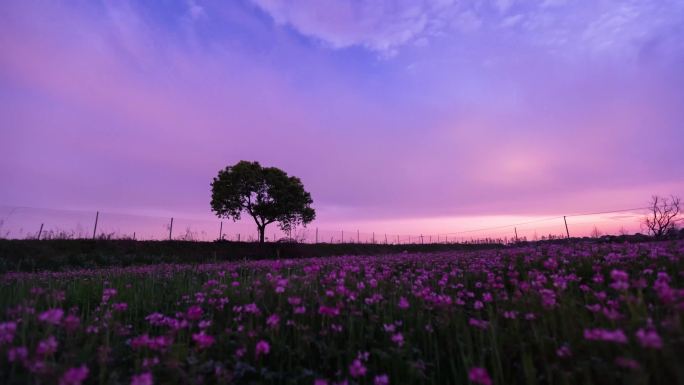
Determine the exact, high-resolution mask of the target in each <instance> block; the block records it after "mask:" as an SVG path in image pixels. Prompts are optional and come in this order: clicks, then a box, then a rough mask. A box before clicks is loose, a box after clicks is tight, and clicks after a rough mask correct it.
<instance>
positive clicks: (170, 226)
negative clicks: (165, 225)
mask: <svg viewBox="0 0 684 385" xmlns="http://www.w3.org/2000/svg"><path fill="white" fill-rule="evenodd" d="M172 234H173V217H171V224H170V225H169V241H170V240H171V239H172V238H171V236H172Z"/></svg>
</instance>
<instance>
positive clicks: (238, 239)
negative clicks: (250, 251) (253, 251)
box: [238, 233, 240, 242]
mask: <svg viewBox="0 0 684 385" xmlns="http://www.w3.org/2000/svg"><path fill="white" fill-rule="evenodd" d="M238 242H240V233H238Z"/></svg>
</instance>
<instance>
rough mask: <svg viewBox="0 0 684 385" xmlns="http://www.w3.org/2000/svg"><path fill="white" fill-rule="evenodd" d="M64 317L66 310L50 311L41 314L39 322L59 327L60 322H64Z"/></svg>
mask: <svg viewBox="0 0 684 385" xmlns="http://www.w3.org/2000/svg"><path fill="white" fill-rule="evenodd" d="M62 316H64V310H62V309H50V310H46V311H44V312H42V313H40V315H39V316H38V320H39V321H41V322H45V323H49V324H52V325H59V323H60V321H61V320H62Z"/></svg>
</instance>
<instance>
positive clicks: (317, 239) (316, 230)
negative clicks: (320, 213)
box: [316, 227, 318, 243]
mask: <svg viewBox="0 0 684 385" xmlns="http://www.w3.org/2000/svg"><path fill="white" fill-rule="evenodd" d="M316 243H318V227H316Z"/></svg>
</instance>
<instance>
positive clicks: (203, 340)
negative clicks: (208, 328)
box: [192, 331, 214, 349]
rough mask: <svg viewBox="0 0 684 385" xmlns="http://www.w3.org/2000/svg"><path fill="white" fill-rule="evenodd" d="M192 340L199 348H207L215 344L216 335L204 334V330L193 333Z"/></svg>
mask: <svg viewBox="0 0 684 385" xmlns="http://www.w3.org/2000/svg"><path fill="white" fill-rule="evenodd" d="M192 340H193V341H195V343H196V344H197V347H198V348H199V349H206V348H208V347H210V346H211V345H213V344H214V337H212V336H210V335H208V334H204V332H203V331H202V332H199V333H195V334H193V335H192Z"/></svg>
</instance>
